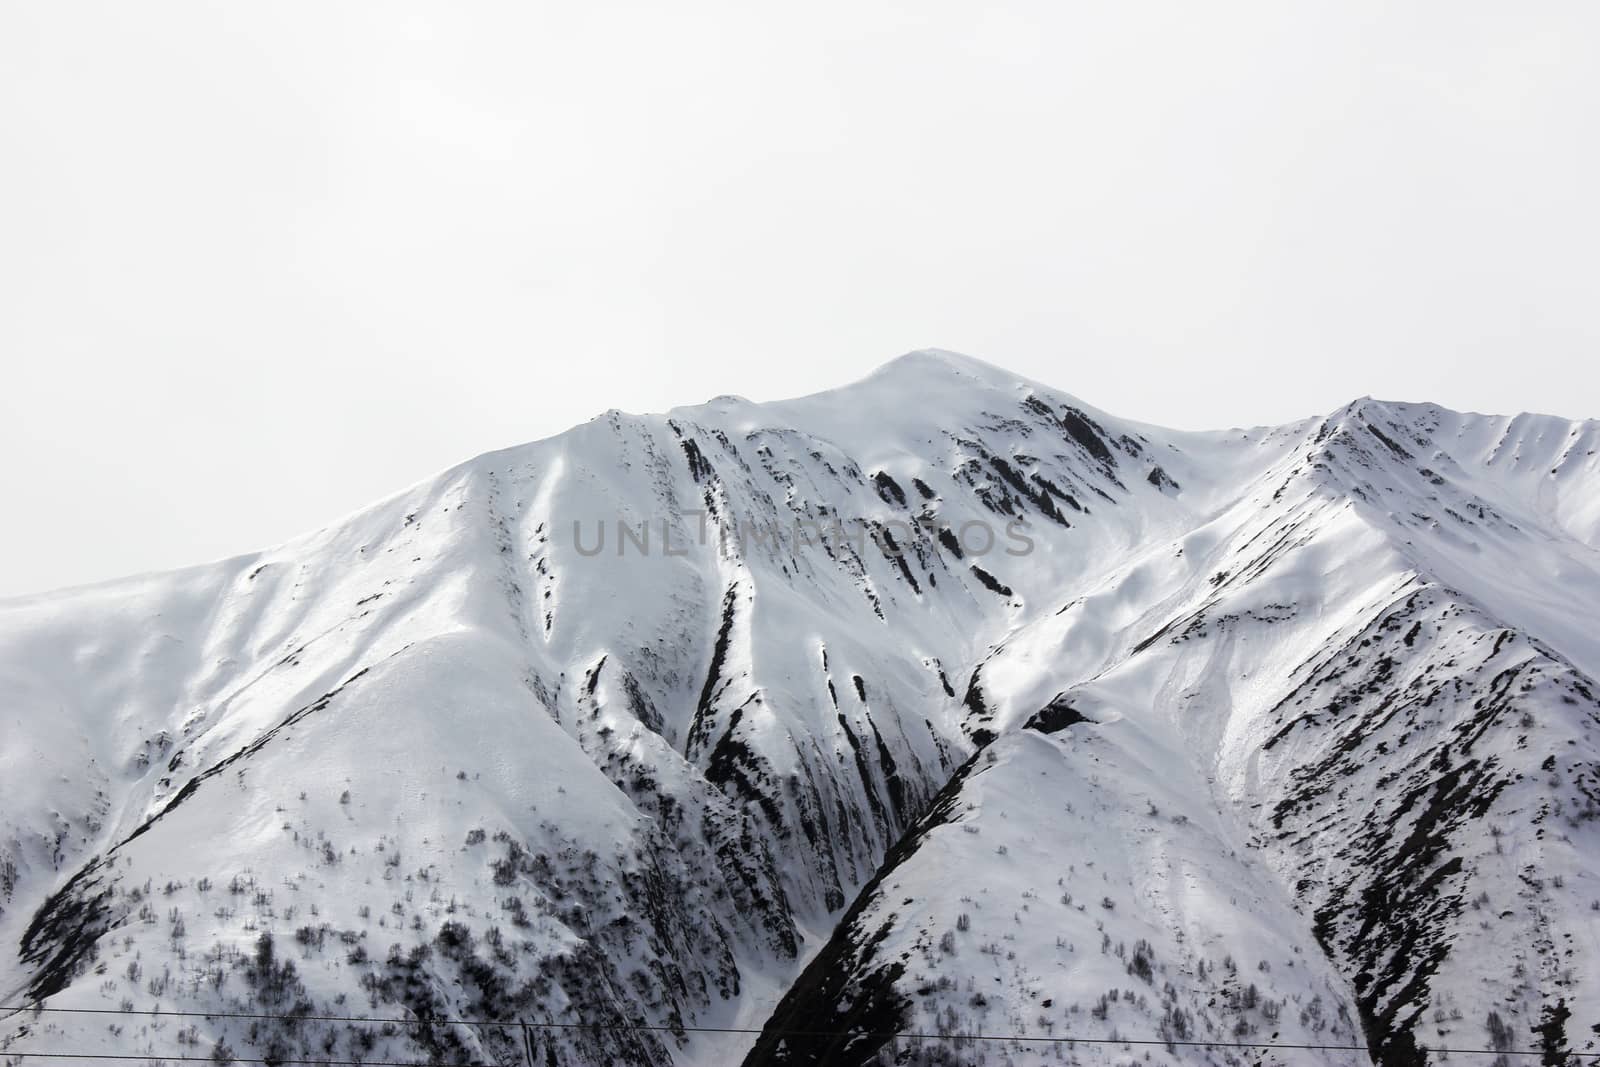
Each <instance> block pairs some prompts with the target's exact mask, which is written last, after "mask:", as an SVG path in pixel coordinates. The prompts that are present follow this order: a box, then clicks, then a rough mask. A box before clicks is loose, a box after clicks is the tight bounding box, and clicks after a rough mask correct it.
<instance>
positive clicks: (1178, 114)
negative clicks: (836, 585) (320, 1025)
mask: <svg viewBox="0 0 1600 1067" xmlns="http://www.w3.org/2000/svg"><path fill="white" fill-rule="evenodd" d="M1597 52H1600V5H1595V4H1593V3H1589V2H1583V3H1557V2H1550V3H1545V2H1539V3H1506V2H1497V3H1469V2H1448V3H1445V2H1435V3H1427V2H1416V3H1404V4H1394V3H1353V2H1349V0H1340V2H1337V3H1310V2H1300V0H1291V2H1281V0H1271V2H1266V0H1263V2H1261V3H1251V4H1238V3H1200V4H1196V3H1189V2H1185V3H1176V4H1160V3H1155V2H1146V0H1135V2H1120V0H1119V2H1106V3H1094V4H1085V3H1071V2H1063V0H1049V2H1041V3H1036V4H1034V3H1005V2H1001V0H984V2H982V3H973V2H967V3H960V4H954V3H940V2H936V0H908V2H906V3H898V4H896V3H882V2H874V0H849V2H840V3H834V2H831V0H822V2H818V0H808V2H806V3H786V4H778V3H765V2H753V0H738V2H730V3H726V4H704V3H697V2H694V0H680V2H673V3H649V4H643V3H641V4H621V3H608V2H604V0H597V2H594V3H565V4H559V5H557V4H547V3H528V2H519V3H507V4H498V3H488V2H448V3H446V2H439V3H436V4H433V5H431V6H422V5H414V4H408V3H398V2H388V0H386V2H383V3H377V2H373V3H354V2H331V3H330V2H326V0H318V2H316V3H285V2H274V3H270V4H236V3H223V2H210V3H177V2H161V0H152V2H149V3H140V4H129V3H124V2H116V3H104V4H91V3H80V2H74V0H49V2H45V3H34V2H25V0H0V360H3V362H0V457H3V459H0V500H3V501H4V508H5V520H6V521H5V523H4V540H3V542H0V547H3V549H4V551H3V552H0V596H4V595H9V594H18V593H25V592H30V591H35V590H40V589H44V588H48V587H52V586H58V585H66V584H77V583H81V582H87V581H93V580H99V579H104V578H110V577H114V576H117V575H120V574H124V573H129V572H135V571H142V570H151V569H159V568H167V567H174V566H180V565H184V564H188V563H198V562H203V561H205V560H207V559H211V558H216V557H221V556H225V555H232V554H236V553H240V552H245V551H249V550H252V549H256V548H261V547H265V546H267V545H270V544H272V543H275V542H277V541H281V540H283V539H285V538H287V537H290V536H292V535H294V534H296V533H299V532H301V531H303V530H307V529H310V528H313V527H316V526H319V525H322V524H324V523H325V522H328V521H330V520H333V519H335V518H337V517H338V516H339V515H341V514H343V513H345V512H348V511H351V510H353V509H355V508H357V507H360V506H362V505H363V504H366V503H368V502H370V501H371V500H374V499H376V498H378V497H380V496H383V495H386V494H388V493H390V492H393V491H394V490H397V489H400V488H402V487H404V486H405V485H407V484H410V483H412V482H414V481H417V480H419V479H421V478H424V477H426V476H428V475H430V474H432V473H434V472H436V471H438V470H439V469H442V468H444V467H447V466H450V465H452V464H454V463H456V462H459V461H461V460H464V459H466V458H468V457H470V456H472V455H474V454H477V453H479V452H483V451H485V450H488V449H491V448H497V447H502V446H505V445H509V444H514V443H518V442H521V441H526V440H532V439H535V438H538V437H543V436H547V435H549V434H552V433H556V432H558V431H560V430H562V429H564V428H565V427H567V426H568V425H570V424H572V423H575V422H579V421H582V420H584V419H587V418H589V417H590V416H592V415H594V414H595V413H597V412H599V411H601V410H603V409H605V408H609V407H620V408H624V409H627V410H635V411H646V410H662V409H665V408H667V407H670V406H673V405H676V404H687V403H696V402H699V401H702V400H705V399H708V398H710V397H711V396H713V395H716V394H719V393H739V394H742V395H745V396H748V397H751V398H752V399H769V398H776V397H781V396H789V395H795V394H800V393H806V392H811V391H814V390H817V389H821V388H825V387H828V386H832V385H837V384H841V383H843V382H845V381H849V380H851V379H854V378H857V377H860V376H861V375H863V374H865V373H866V372H867V371H869V370H870V369H871V368H872V367H874V366H875V365H877V364H879V363H881V362H883V361H885V360H887V359H890V358H892V357H894V356H896V355H898V354H900V353H902V352H905V351H907V350H910V349H914V348H922V347H934V346H936V347H942V348H949V349H955V350H958V351H962V352H966V353H968V354H971V355H974V356H978V357H980V358H983V359H986V360H988V361H990V362H993V363H998V364H1001V365H1003V366H1007V367H1010V368H1011V369H1013V370H1015V371H1017V372H1019V373H1021V374H1024V375H1027V376H1029V377H1033V378H1038V379H1040V380H1043V381H1045V382H1048V383H1050V384H1051V385H1054V386H1057V387H1059V388H1061V389H1064V390H1066V391H1068V392H1071V393H1074V394H1076V395H1077V396H1079V397H1080V398H1082V399H1083V400H1085V401H1087V402H1089V403H1091V404H1094V405H1097V406H1099V407H1102V408H1104V409H1106V410H1109V411H1112V412H1114V413H1117V414H1120V415H1125V416H1127V417H1130V418H1136V419H1141V420H1144V421H1147V422H1155V423H1165V424H1168V425H1173V426H1180V427H1186V428H1202V427H1221V426H1228V425H1235V424H1255V423H1265V422H1280V421H1285V420H1288V419H1290V418H1294V417H1298V416H1303V415H1309V414H1313V413H1320V412H1325V411H1328V410H1330V409H1332V408H1334V407H1336V406H1338V405H1339V404H1341V403H1343V402H1345V401H1347V400H1349V399H1351V398H1353V397H1356V396H1359V395H1363V394H1373V395H1377V396H1381V397H1387V398H1394V399H1408V400H1423V399H1426V400H1434V401H1438V402H1439V403H1442V404H1446V405H1449V406H1451V407H1458V408H1469V409H1476V410H1491V411H1498V412H1509V411H1513V410H1523V409H1533V410H1543V411H1552V412H1556V413H1560V414H1564V415H1569V416H1575V417H1576V416H1582V417H1595V416H1600V359H1597V358H1596V356H1597V345H1600V207H1597V197H1600V194H1597V192H1596V190H1600V54H1597Z"/></svg>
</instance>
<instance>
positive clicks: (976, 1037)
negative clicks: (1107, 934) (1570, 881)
mask: <svg viewBox="0 0 1600 1067" xmlns="http://www.w3.org/2000/svg"><path fill="white" fill-rule="evenodd" d="M0 1012H12V1013H21V1012H35V1013H37V1012H55V1013H58V1014H66V1015H143V1016H167V1017H176V1018H184V1019H257V1020H259V1019H273V1020H278V1021H294V1022H326V1023H348V1024H360V1025H368V1026H372V1025H394V1026H407V1027H415V1026H492V1027H497V1028H501V1029H511V1030H567V1031H571V1030H592V1031H595V1032H604V1031H618V1032H639V1031H646V1032H660V1033H671V1034H682V1033H690V1034H741V1035H744V1036H747V1037H748V1036H753V1035H760V1034H763V1033H772V1034H774V1035H776V1036H779V1037H856V1038H881V1039H883V1040H906V1041H913V1040H916V1041H950V1042H958V1043H959V1042H962V1041H1015V1042H1018V1043H1021V1044H1060V1045H1161V1046H1174V1047H1184V1048H1241V1049H1289V1050H1295V1051H1302V1052H1366V1051H1368V1049H1367V1047H1366V1046H1365V1045H1319V1044H1310V1043H1294V1042H1273V1041H1189V1040H1177V1039H1173V1040H1167V1039H1166V1038H1121V1037H1119V1038H1110V1037H1072V1036H1070V1035H1063V1036H1060V1037H1057V1036H1055V1035H1049V1036H1034V1035H1028V1034H981V1033H971V1034H930V1033H919V1032H916V1031H908V1030H892V1031H871V1030H796V1029H782V1030H767V1029H754V1028H750V1027H734V1026H667V1025H664V1024H659V1023H658V1024H651V1023H562V1022H525V1021H522V1020H510V1021H507V1020H501V1019H470V1018H437V1019H397V1018H384V1017H378V1018H373V1017H370V1016H359V1015H281V1014H271V1013H265V1012H226V1011H174V1010H170V1009H159V1008H152V1009H150V1010H149V1011H140V1010H138V1009H134V1008H57V1007H45V1006H43V1005H34V1004H25V1005H22V1006H20V1007H18V1006H15V1005H0ZM1426 1051H1427V1052H1437V1053H1442V1054H1447V1055H1463V1056H1543V1055H1544V1054H1545V1051H1544V1050H1543V1049H1493V1048H1432V1047H1429V1048H1427V1049H1426ZM0 1053H3V1054H5V1055H14V1056H41V1057H55V1058H60V1057H65V1056H71V1055H74V1053H66V1052H61V1053H49V1052H17V1051H15V1050H0ZM1567 1055H1570V1056H1577V1057H1580V1058H1582V1057H1600V1052H1569V1053H1567ZM85 1058H98V1059H169V1060H186V1059H188V1060H198V1059H209V1058H210V1057H204V1056H153V1055H149V1054H140V1055H135V1056H125V1055H118V1054H112V1053H102V1054H99V1055H97V1056H87V1055H86V1056H85ZM234 1059H235V1060H236V1061H238V1062H241V1063H264V1062H266V1061H264V1060H258V1059H249V1058H246V1057H238V1056H236V1057H234ZM274 1062H281V1063H326V1064H356V1063H360V1064H365V1065H366V1067H432V1065H431V1064H428V1063H419V1062H416V1061H407V1062H403V1063H401V1062H395V1063H384V1062H381V1061H377V1060H328V1059H315V1060H293V1059H283V1060H278V1059H276V1058H275V1059H274Z"/></svg>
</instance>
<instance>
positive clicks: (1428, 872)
mask: <svg viewBox="0 0 1600 1067" xmlns="http://www.w3.org/2000/svg"><path fill="white" fill-rule="evenodd" d="M1597 450H1600V424H1597V423H1594V422H1569V421H1565V420H1561V419H1556V418H1551V417H1544V416H1532V415H1520V416H1516V417H1514V418H1502V417H1491V416H1481V415H1463V414H1457V413H1454V412H1450V411H1447V410H1444V409H1441V408H1438V407H1434V406H1431V405H1410V404H1389V403H1382V402H1378V401H1373V400H1360V401H1357V402H1355V403H1352V404H1350V405H1348V406H1346V407H1344V408H1342V409H1340V410H1338V411H1336V412H1333V413H1332V414H1330V415H1328V416H1327V417H1325V418H1317V419H1310V420H1306V421H1304V422H1299V423H1295V424H1291V425H1288V426H1282V427H1274V428H1263V429H1251V430H1230V431H1225V432H1218V433H1180V432H1174V431H1169V430H1162V429H1159V428H1155V427H1151V426H1146V425H1142V424H1137V423H1132V422H1128V421H1126V420H1122V419H1118V418H1114V417H1112V416H1110V415H1107V414H1105V413H1103V412H1100V411H1097V410H1095V409H1093V408H1090V407H1088V406H1087V405H1085V404H1083V403H1081V402H1079V401H1077V400H1075V399H1073V398H1072V397H1070V396H1067V395H1065V394H1062V393H1059V392H1056V391H1054V390H1052V389H1050V388H1048V387H1046V386H1043V385H1040V384H1037V383H1034V382H1029V381H1025V380H1022V379H1019V378H1017V377H1015V376H1013V375H1010V374H1008V373H1006V372H1004V371H1001V370H999V369H997V368H994V367H991V366H988V365H986V364H983V363H980V362H978V361H975V360H971V359H967V358H965V357H961V356H956V355H952V354H949V353H943V352H920V353H914V354H912V355H909V356H906V357H902V358H901V359H898V360H895V361H894V362H892V363H890V364H888V365H886V366H885V367H883V368H882V369H880V370H879V371H878V372H876V373H875V374H873V375H872V376H870V377H868V378H867V379H865V380H863V381H861V382H858V383H856V384H854V385H851V386H848V387H845V388H843V389H839V390H835V391H831V392H827V393H822V394H818V395H816V396H811V397H805V398H802V399H798V400H791V401H784V402H778V403H765V404H754V403H750V402H748V401H745V400H743V399H740V398H737V397H722V398H718V399H716V400H713V401H711V402H710V403H708V404H705V405H702V406H699V407H693V408H683V409H679V410H675V411H672V412H670V413H668V414H666V415H646V416H637V415H627V414H623V413H621V412H615V411H613V412H608V413H606V414H604V415H602V416H600V417H598V418H596V419H594V420H592V421H591V422H589V423H586V424H584V425H582V426H579V427H576V428H574V429H572V430H570V431H568V432H567V433H564V434H562V435H560V436H558V437H554V438H551V439H549V440H545V441H540V442H537V443H534V444H530V445H526V446H522V447H519V448H514V449H509V450H506V451H504V452H498V453H493V454H490V455H486V456H482V457H479V458H478V459H475V460H472V461H470V462H468V463H466V464H464V465H462V466H460V467H457V468H455V469H453V470H451V471H448V472H446V473H444V474H443V475H440V476H439V477H437V478H434V479H432V480H430V481H427V482H425V483H423V484H421V485H418V486H416V487H415V488H413V489H410V490H407V491H406V492H404V493H401V494H399V495H397V496H395V497H393V498H391V499H389V500H386V501H383V502H382V503H379V504H377V505H375V506H373V507H371V508H368V509H367V510H365V511H363V512H360V513H358V514H356V515H353V516H351V517H349V518H347V519H345V520H343V521H341V522H338V523H336V524H334V525H332V526H330V527H328V528H326V529H324V530H321V531H318V532H317V533H314V534H311V535H308V536H306V537H303V538H300V539H299V540H296V541H294V542H291V543H289V544H287V545H284V546H282V547H280V548H277V549H273V550H270V551H267V552H263V553H259V554H257V555H253V556H248V557H241V558H238V559H233V560H227V561H224V562H221V563H217V564H211V565H207V566H203V567H197V568H193V569H190V570H186V571H180V572H175V573H171V574H161V575H151V576H143V577H138V578H133V579H128V580H125V581H121V582H115V583H110V584H106V585H100V586H93V587H87V588H82V589H71V590H65V591H62V592H57V593H50V594H45V595H42V596H35V597H27V598H22V599H16V600H10V601H3V602H0V723H3V727H4V729H3V733H0V945H3V946H4V948H3V950H0V1005H4V1006H5V1007H6V1008H7V1009H13V1008H17V1007H19V1006H22V1005H29V1006H40V1007H42V1008H44V1009H45V1010H43V1011H38V1010H33V1009H32V1007H30V1009H29V1010H25V1011H14V1012H8V1013H0V1055H12V1056H15V1055H18V1054H24V1053H26V1052H28V1051H30V1050H31V1051H39V1052H57V1053H59V1052H69V1053H74V1054H100V1055H110V1054H118V1055H120V1054H129V1055H137V1056H140V1057H151V1058H161V1057H167V1058H174V1057H180V1056H184V1055H191V1056H207V1055H211V1054H213V1053H214V1052H220V1053H221V1054H223V1055H224V1056H225V1055H226V1054H228V1053H231V1054H233V1055H235V1056H237V1057H239V1058H241V1059H248V1058H260V1059H266V1060H270V1061H273V1062H277V1061H287V1062H292V1061H294V1060H304V1061H311V1060H329V1059H333V1060H353V1059H361V1060H366V1061H416V1062H423V1061H428V1062H460V1063H468V1062H471V1063H488V1062H494V1063H505V1064H511V1063H518V1064H520V1063H531V1064H541V1065H542V1064H613V1063H615V1064H638V1065H666V1064H737V1063H740V1062H745V1063H749V1064H768V1063H774V1064H775V1063H782V1064H800V1063H808V1064H812V1063H833V1064H867V1063H903V1064H912V1063H916V1064H923V1063H928V1064H939V1063H950V1064H955V1063H988V1064H1005V1063H1012V1064H1023V1063H1034V1062H1055V1061H1061V1062H1072V1061H1076V1062H1081V1063H1100V1062H1108V1063H1109V1062H1119V1063H1120V1062H1131V1061H1133V1060H1148V1061H1150V1062H1178V1061H1181V1062H1215V1063H1244V1062H1250V1063H1286V1064H1287V1063H1296V1064H1298V1063H1305V1062H1318V1063H1329V1064H1333V1063H1338V1064H1349V1063H1363V1062H1379V1063H1383V1064H1408V1063H1420V1062H1423V1059H1424V1052H1423V1050H1424V1049H1425V1048H1426V1049H1433V1050H1439V1049H1445V1048H1455V1049H1493V1050H1498V1051H1503V1052H1507V1053H1523V1052H1528V1051H1535V1052H1539V1053H1541V1054H1542V1055H1543V1056H1544V1058H1545V1059H1546V1061H1547V1062H1560V1061H1561V1060H1560V1057H1561V1055H1562V1054H1563V1053H1565V1052H1567V1051H1571V1052H1583V1051H1590V1052H1593V1051H1596V1050H1600V1010H1597V1008H1596V1005H1597V1004H1600V683H1597V682H1596V681H1595V679H1597V678H1600V637H1597V635H1596V625H1595V624H1596V621H1597V610H1596V605H1597V604H1600V457H1597V454H1596V453H1597ZM155 1011H162V1012H174V1013H196V1014H192V1015H191V1014H170V1015H169V1014H152V1012H155ZM358 1017H359V1018H372V1019H379V1020H390V1021H389V1022H385V1023H371V1024H367V1023H357V1022H351V1021H350V1020H351V1019H354V1018H358ZM522 1023H529V1024H534V1025H533V1026H531V1027H529V1028H524V1027H523V1026H522V1025H521V1024H522ZM894 1035H899V1036H894ZM1067 1039H1071V1042H1070V1043H1069V1040H1067ZM1292 1045H1297V1046H1319V1047H1313V1048H1305V1047H1301V1048H1294V1049H1289V1048H1272V1047H1266V1046H1292ZM1519 1059H1520V1061H1522V1062H1531V1060H1529V1058H1528V1057H1525V1056H1523V1057H1519Z"/></svg>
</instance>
